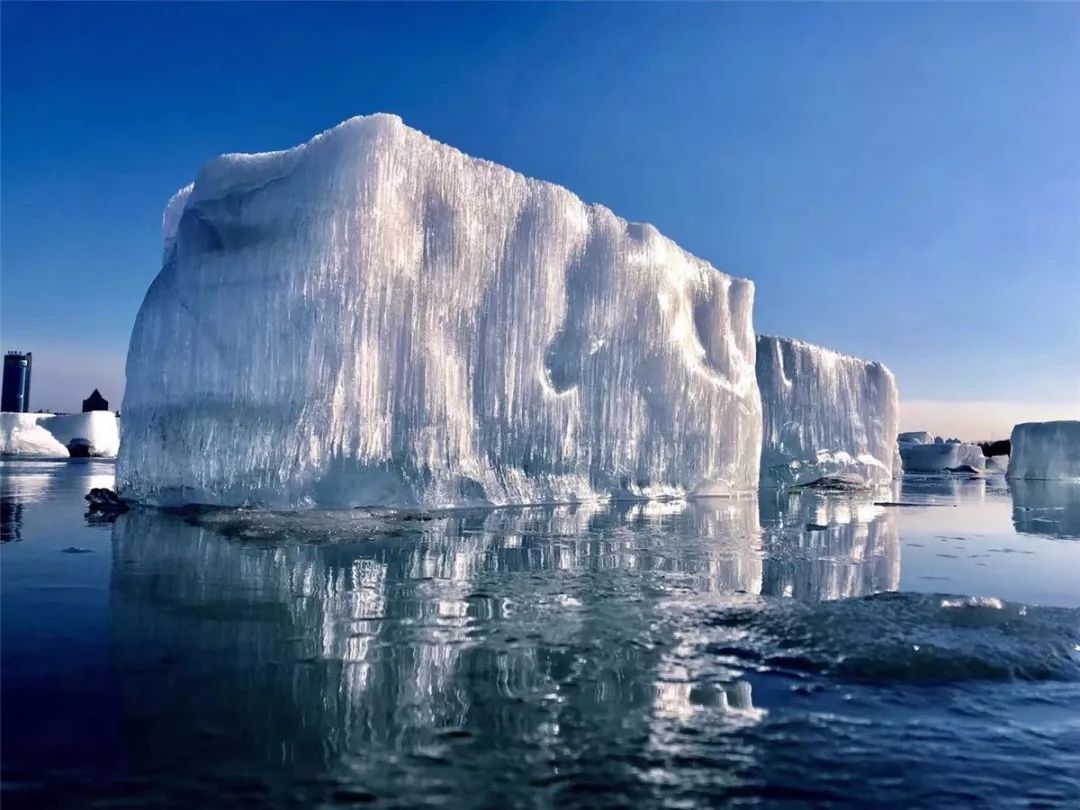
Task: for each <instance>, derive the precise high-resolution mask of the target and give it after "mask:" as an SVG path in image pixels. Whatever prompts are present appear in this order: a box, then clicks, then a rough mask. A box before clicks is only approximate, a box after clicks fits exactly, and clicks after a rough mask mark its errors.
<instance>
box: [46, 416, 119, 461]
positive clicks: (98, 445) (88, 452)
mask: <svg viewBox="0 0 1080 810" xmlns="http://www.w3.org/2000/svg"><path fill="white" fill-rule="evenodd" d="M42 425H43V426H44V427H45V429H46V430H48V431H49V432H50V433H51V434H52V435H53V436H54V437H55V438H56V440H57V441H59V442H60V443H61V444H63V445H64V446H65V447H66V448H67V449H68V450H69V451H70V452H71V454H72V455H81V456H95V457H105V458H112V457H114V456H116V453H117V450H118V449H119V447H120V426H119V424H118V419H117V417H116V414H115V413H112V412H111V411H90V412H89V413H72V414H66V415H64V416H53V417H50V418H48V419H45V420H44V421H43V422H42Z"/></svg>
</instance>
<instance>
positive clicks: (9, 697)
mask: <svg viewBox="0 0 1080 810" xmlns="http://www.w3.org/2000/svg"><path fill="white" fill-rule="evenodd" d="M0 473H2V476H3V477H2V486H0V517H2V532H3V538H2V539H3V540H4V543H3V546H2V550H0V555H2V556H0V563H2V568H0V577H2V581H0V585H2V596H0V599H2V614H0V615H2V646H0V656H2V661H0V667H2V668H0V677H2V714H0V722H2V758H3V795H2V800H3V803H4V805H5V807H7V806H20V805H25V806H46V805H54V804H66V805H75V806H82V805H86V804H91V803H99V804H102V805H105V806H107V805H109V804H112V803H126V804H129V805H131V804H134V805H137V806H142V805H146V804H151V805H168V806H171V805H186V806H214V805H220V804H233V803H240V802H243V801H247V802H250V803H255V804H259V805H270V806H277V805H289V804H297V805H315V806H318V805H323V806H331V805H338V804H353V803H375V804H381V805H385V806H400V807H419V806H431V805H445V806H450V807H507V806H529V807H533V806H537V807H542V806H556V805H557V806H559V807H573V806H581V807H603V806H626V805H629V804H633V805H636V806H643V807H648V806H668V807H698V806H707V805H716V804H720V803H728V804H731V805H735V806H739V805H760V806H858V807H866V806H884V805H893V806H905V807H950V806H957V805H961V804H962V805H964V806H985V807H999V806H1001V807H1008V806H1015V807H1076V806H1080V486H1075V487H1068V486H1049V485H1037V484H1036V485H1027V486H1023V487H1019V488H1016V487H1014V488H1012V489H1011V490H1010V488H1009V487H1007V486H1006V484H1005V482H1004V481H1002V480H1000V479H999V480H994V479H991V480H972V479H964V478H948V479H933V478H925V479H910V480H907V481H905V482H904V483H903V486H902V489H901V488H899V487H898V488H897V490H896V491H894V492H892V493H885V494H884V495H882V494H879V495H878V496H876V500H877V501H879V502H881V501H885V502H889V503H891V504H895V505H887V506H886V505H875V498H871V497H865V496H859V497H851V496H821V495H813V494H809V493H804V494H801V495H775V494H773V495H762V496H761V497H760V498H758V499H749V500H741V501H728V500H719V501H713V502H695V503H690V504H683V503H648V504H618V505H614V506H611V507H576V508H575V507H550V508H528V509H502V510H495V511H487V512H460V513H454V514H450V515H446V514H444V515H434V516H431V515H412V516H395V515H389V514H376V515H373V514H370V513H367V512H361V511H354V512H350V513H345V514H335V515H329V514H321V515H319V514H308V515H305V516H302V517H301V518H299V519H297V518H295V517H289V518H287V517H281V516H277V515H265V514H263V515H259V514H250V513H246V514H245V513H235V512H233V513H210V514H195V515H188V516H186V517H185V516H175V515H166V514H162V513H158V512H152V511H136V512H132V513H129V514H127V515H124V516H121V517H120V518H119V519H118V520H117V521H116V522H115V523H108V522H99V521H96V520H94V519H92V518H88V517H85V516H84V513H85V503H84V502H83V500H82V498H83V495H84V494H85V493H86V492H87V491H88V490H89V489H90V488H91V487H95V486H109V485H111V483H112V476H113V468H112V465H111V464H109V463H104V462H95V461H71V462H57V463H48V462H16V461H7V462H3V463H2V466H0ZM899 504H903V505H899ZM912 504H917V505H912Z"/></svg>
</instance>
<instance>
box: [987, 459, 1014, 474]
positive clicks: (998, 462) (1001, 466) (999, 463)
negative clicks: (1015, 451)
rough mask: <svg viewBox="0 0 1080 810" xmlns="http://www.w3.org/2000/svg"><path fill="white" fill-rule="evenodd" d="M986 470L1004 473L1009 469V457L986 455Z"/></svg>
mask: <svg viewBox="0 0 1080 810" xmlns="http://www.w3.org/2000/svg"><path fill="white" fill-rule="evenodd" d="M986 471H987V472H990V473H998V474H1000V475H1004V474H1005V473H1006V472H1008V471H1009V457H1008V456H987V457H986Z"/></svg>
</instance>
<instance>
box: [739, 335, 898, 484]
mask: <svg viewBox="0 0 1080 810" xmlns="http://www.w3.org/2000/svg"><path fill="white" fill-rule="evenodd" d="M757 381H758V385H759V386H760V388H761V400H762V410H763V418H764V433H763V438H762V449H761V480H762V483H763V484H765V485H770V486H771V485H779V486H786V485H803V484H810V483H814V482H815V481H820V480H821V479H841V480H843V481H846V482H849V483H852V484H857V485H863V486H879V485H882V484H887V483H889V482H890V481H891V480H892V478H893V476H894V474H896V475H898V474H899V472H900V470H899V467H897V466H896V460H897V453H896V435H897V432H896V428H897V423H898V421H899V414H900V409H899V404H898V395H897V389H896V380H895V379H894V377H893V374H892V372H891V371H889V369H887V368H886V367H885V366H883V365H882V364H881V363H874V362H869V361H866V360H860V359H859V358H856V357H849V356H848V355H844V354H840V353H838V352H834V351H831V350H829V349H824V348H822V347H820V346H814V345H812V344H810V343H803V342H802V341H799V340H791V339H789V338H781V337H772V336H768V335H762V336H759V337H758V339H757Z"/></svg>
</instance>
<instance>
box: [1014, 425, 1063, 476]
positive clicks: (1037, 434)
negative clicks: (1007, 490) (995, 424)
mask: <svg viewBox="0 0 1080 810" xmlns="http://www.w3.org/2000/svg"><path fill="white" fill-rule="evenodd" d="M1008 477H1009V478H1028V479H1039V480H1046V481H1080V421H1067V420H1063V421H1059V422H1023V423H1021V424H1019V425H1017V426H1016V427H1014V428H1013V431H1012V454H1011V455H1010V457H1009V472H1008Z"/></svg>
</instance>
